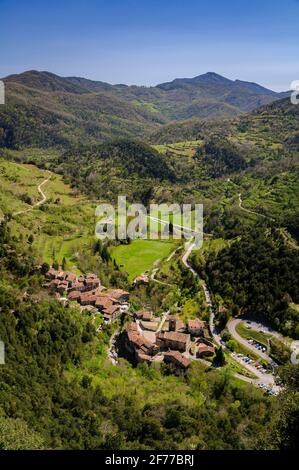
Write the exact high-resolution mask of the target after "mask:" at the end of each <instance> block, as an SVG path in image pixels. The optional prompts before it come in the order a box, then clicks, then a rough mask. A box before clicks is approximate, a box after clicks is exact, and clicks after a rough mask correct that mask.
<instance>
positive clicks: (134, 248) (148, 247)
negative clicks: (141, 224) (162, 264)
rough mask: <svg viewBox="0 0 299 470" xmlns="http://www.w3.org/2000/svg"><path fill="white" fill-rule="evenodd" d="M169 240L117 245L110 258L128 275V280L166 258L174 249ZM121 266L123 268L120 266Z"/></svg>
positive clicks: (140, 241)
mask: <svg viewBox="0 0 299 470" xmlns="http://www.w3.org/2000/svg"><path fill="white" fill-rule="evenodd" d="M175 246H176V244H175V242H174V241H171V240H165V241H161V240H142V239H139V240H134V241H132V242H131V243H130V244H129V245H119V246H117V247H114V248H113V249H112V251H111V256H112V258H113V259H115V261H116V262H117V264H118V266H120V269H121V270H123V271H127V272H128V273H129V279H130V280H133V279H134V278H135V277H136V276H138V275H139V274H141V273H144V272H145V271H147V270H149V269H150V268H151V266H152V265H153V263H154V262H155V261H157V260H159V259H163V258H166V257H167V256H168V255H169V254H170V253H171V251H173V250H174V249H175ZM121 265H123V266H121Z"/></svg>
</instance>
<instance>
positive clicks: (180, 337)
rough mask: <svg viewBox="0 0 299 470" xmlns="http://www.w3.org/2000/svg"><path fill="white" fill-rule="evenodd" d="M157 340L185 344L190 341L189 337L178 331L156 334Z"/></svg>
mask: <svg viewBox="0 0 299 470" xmlns="http://www.w3.org/2000/svg"><path fill="white" fill-rule="evenodd" d="M157 338H158V339H160V340H163V339H166V340H168V341H177V342H179V343H185V344H186V343H187V342H188V341H189V340H190V335H186V334H185V333H179V332H178V331H163V332H162V333H158V334H157Z"/></svg>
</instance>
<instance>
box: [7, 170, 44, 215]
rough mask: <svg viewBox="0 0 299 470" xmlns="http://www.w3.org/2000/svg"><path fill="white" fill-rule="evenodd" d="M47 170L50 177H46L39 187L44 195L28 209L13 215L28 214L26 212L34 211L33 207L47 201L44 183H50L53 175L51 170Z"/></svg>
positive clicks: (39, 190) (40, 192)
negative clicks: (43, 188)
mask: <svg viewBox="0 0 299 470" xmlns="http://www.w3.org/2000/svg"><path fill="white" fill-rule="evenodd" d="M47 172H48V173H49V176H48V178H46V179H45V180H44V181H42V182H41V183H40V184H39V185H38V187H37V190H38V192H39V194H40V195H41V196H42V199H41V200H40V201H38V202H36V203H35V204H33V206H31V207H29V208H28V209H24V210H22V211H17V212H14V213H13V214H12V216H13V217H14V216H16V215H21V214H26V212H31V211H33V209H34V208H35V207H38V206H41V205H42V204H44V203H45V202H46V200H47V196H46V194H45V193H44V192H43V190H42V187H43V186H44V184H46V183H48V181H49V180H50V179H51V176H52V174H51V172H50V171H49V170H47Z"/></svg>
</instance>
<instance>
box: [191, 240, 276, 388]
mask: <svg viewBox="0 0 299 470" xmlns="http://www.w3.org/2000/svg"><path fill="white" fill-rule="evenodd" d="M193 248H194V243H189V246H187V249H186V251H185V253H184V255H183V257H182V262H183V263H184V265H185V266H186V268H188V269H189V270H190V271H191V272H192V274H193V275H194V276H196V277H197V278H198V279H200V278H199V275H198V273H197V272H196V271H195V270H194V269H193V268H192V266H190V264H189V263H188V258H189V256H190V254H191V252H192V250H193ZM201 283H202V288H203V291H204V294H205V299H206V303H207V305H208V307H209V310H210V319H209V329H210V333H211V335H212V337H213V340H214V342H215V343H216V344H217V345H218V346H221V347H222V348H223V349H224V350H225V351H226V352H228V353H229V354H231V352H230V351H229V350H228V349H227V347H226V346H225V344H224V342H223V341H222V340H221V337H220V336H219V334H218V333H217V330H216V327H215V322H214V309H213V304H212V298H211V294H210V292H209V289H208V287H207V285H206V283H205V282H204V281H203V280H201ZM232 325H233V326H232V327H231V329H232V331H233V332H234V334H236V335H237V333H236V332H235V328H234V325H236V323H233V324H232ZM238 336H239V335H238ZM239 338H240V339H241V340H242V341H240V343H242V344H243V341H244V343H245V344H244V345H246V347H248V343H247V342H246V340H244V339H243V338H242V337H241V336H239ZM237 340H238V341H239V339H237ZM248 349H250V348H248ZM254 352H255V353H256V354H258V355H259V356H260V357H261V358H263V356H265V359H266V360H267V362H270V361H271V362H273V361H272V360H271V359H270V358H269V357H268V356H267V355H265V354H264V353H260V351H258V352H257V350H256V349H255V348H254ZM262 355H263V356H262ZM231 356H232V357H233V359H234V360H235V361H236V362H238V363H239V364H240V365H241V366H242V367H243V368H245V369H247V370H248V371H249V372H250V373H251V374H253V375H255V376H256V377H257V378H250V377H245V376H243V375H241V374H239V373H235V374H234V376H235V377H238V378H239V379H241V380H244V381H245V382H249V383H251V384H253V385H256V386H259V385H260V384H266V385H269V386H271V387H272V389H273V390H274V391H275V392H278V391H279V390H280V388H279V387H278V386H277V385H275V377H274V375H273V374H271V373H263V372H261V371H260V370H258V369H256V368H255V367H254V366H253V365H250V364H246V363H244V361H243V360H242V358H240V357H238V356H237V355H236V354H231Z"/></svg>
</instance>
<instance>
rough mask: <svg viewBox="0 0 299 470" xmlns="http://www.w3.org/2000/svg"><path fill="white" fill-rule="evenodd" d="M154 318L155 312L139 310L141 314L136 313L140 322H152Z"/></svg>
mask: <svg viewBox="0 0 299 470" xmlns="http://www.w3.org/2000/svg"><path fill="white" fill-rule="evenodd" d="M152 317H153V312H151V311H150V310H139V312H136V318H138V320H151V318H152Z"/></svg>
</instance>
